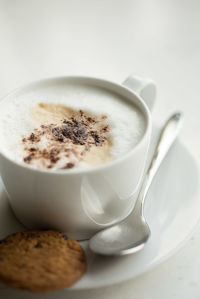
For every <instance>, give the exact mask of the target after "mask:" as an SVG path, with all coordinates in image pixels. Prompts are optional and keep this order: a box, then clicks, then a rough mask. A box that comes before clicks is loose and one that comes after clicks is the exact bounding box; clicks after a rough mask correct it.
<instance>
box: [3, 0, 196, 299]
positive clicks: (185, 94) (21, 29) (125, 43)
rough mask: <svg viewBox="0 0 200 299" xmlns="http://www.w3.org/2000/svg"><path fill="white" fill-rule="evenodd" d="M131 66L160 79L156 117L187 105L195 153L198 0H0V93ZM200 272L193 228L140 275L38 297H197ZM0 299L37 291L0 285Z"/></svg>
mask: <svg viewBox="0 0 200 299" xmlns="http://www.w3.org/2000/svg"><path fill="white" fill-rule="evenodd" d="M130 73H134V74H139V75H145V76H148V77H151V78H153V79H154V80H155V81H156V82H157V85H158V98H157V103H156V106H155V109H154V112H153V118H154V120H155V122H156V123H158V124H161V123H162V121H163V120H164V119H165V118H166V117H167V116H168V114H169V113H171V112H172V111H174V110H176V109H180V110H182V111H184V113H185V126H184V129H183V131H182V134H181V140H182V142H183V143H184V144H185V145H186V146H187V148H188V149H189V150H190V152H191V153H192V154H193V155H194V156H196V157H197V158H198V159H199V160H200V134H199V130H200V117H199V115H200V96H199V93H200V1H198V0H196V1H195V0H188V1H187V0H152V1H148V0H146V1H145V0H82V1H81V0H71V1H70V0H65V1H64V0H63V1H61V0H54V1H50V0H29V1H27V0H18V1H13V0H0V96H3V95H4V94H6V93H7V92H8V91H10V90H11V89H13V88H15V87H17V86H20V85H22V84H24V83H26V82H29V81H31V80H36V79H39V78H42V77H49V76H57V75H69V74H74V75H76V74H77V75H89V76H97V77H103V78H107V79H111V80H113V81H116V82H122V81H123V80H124V79H125V78H126V77H127V76H128V75H129V74H130ZM199 213H200V211H199ZM186 221H189V219H186ZM199 274H200V228H197V231H196V233H195V234H194V236H193V237H192V238H191V240H190V241H189V242H188V243H187V244H186V245H185V246H184V247H183V248H182V249H181V250H180V251H179V252H178V253H177V254H176V255H174V256H173V257H171V258H170V259H169V260H168V261H167V262H165V263H164V264H162V265H160V266H158V267H157V268H156V269H154V270H153V271H151V272H150V273H147V274H145V275H143V276H142V277H139V278H137V279H135V280H131V281H128V282H125V283H123V284H120V285H115V286H112V287H107V288H103V289H97V290H91V291H68V292H65V293H63V292H56V293H54V294H49V295H45V296H41V298H56V299H57V298H69V299H71V298H73V299H78V298H82V299H86V298H87V299H91V298H95V299H99V298H105V299H106V298H110V299H114V298H115V299H118V298H124V299H126V298H137V299H147V298H148V299H151V298H153V299H157V298H159V299H160V298H162V299H166V298H177V299H179V298H181V299H186V298H187V299H188V298H192V299H196V298H198V299H199V298H200V279H199V277H200V275H199ZM0 298H2V299H6V298H14V299H15V298H20V299H21V298H22V299H23V298H40V296H39V295H29V294H27V293H21V292H20V293H19V292H16V291H12V290H8V289H2V290H1V293H0Z"/></svg>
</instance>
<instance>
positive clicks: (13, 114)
mask: <svg viewBox="0 0 200 299" xmlns="http://www.w3.org/2000/svg"><path fill="white" fill-rule="evenodd" d="M38 103H52V104H53V103H54V104H61V105H66V106H68V107H70V108H73V109H77V110H79V109H81V110H83V111H85V112H88V113H90V114H94V115H106V116H107V122H108V123H109V126H110V134H111V136H112V144H113V146H112V148H111V155H112V156H113V158H114V159H117V158H119V157H122V156H123V155H124V154H126V153H127V152H129V151H130V150H131V149H133V148H134V146H136V145H137V143H138V142H139V141H140V139H141V137H142V136H143V134H144V132H145V127H146V122H145V118H144V116H143V114H142V113H141V111H140V110H139V109H138V108H136V107H135V106H134V105H133V104H131V103H129V102H128V101H127V100H126V99H124V98H123V97H121V96H119V95H118V94H115V93H112V92H110V91H108V90H106V89H103V88H100V87H94V86H87V85H84V84H74V83H67V84H66V83H65V84H64V83H63V84H59V83H57V84H55V83H53V84H52V85H51V86H49V85H46V86H45V85H39V86H37V87H36V88H35V89H34V91H30V90H29V89H26V90H24V91H23V92H20V93H18V94H16V95H15V97H13V98H12V97H11V98H10V99H9V98H7V99H6V100H4V101H3V102H1V103H0V140H1V144H0V151H2V152H3V153H4V154H5V155H6V156H8V157H9V158H10V159H12V160H15V161H17V162H20V163H24V162H23V157H24V151H23V146H22V144H21V139H22V137H23V136H27V135H29V134H30V133H31V132H33V130H34V128H36V125H35V123H34V122H33V121H32V120H31V118H30V115H29V110H30V108H31V107H33V106H34V105H37V104H38ZM88 167H92V166H90V165H88V164H87V163H79V165H78V168H80V169H81V168H88Z"/></svg>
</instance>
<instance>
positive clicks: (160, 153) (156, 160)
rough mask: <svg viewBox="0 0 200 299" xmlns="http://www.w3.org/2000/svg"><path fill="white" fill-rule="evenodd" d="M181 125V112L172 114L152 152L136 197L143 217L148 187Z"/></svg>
mask: <svg viewBox="0 0 200 299" xmlns="http://www.w3.org/2000/svg"><path fill="white" fill-rule="evenodd" d="M182 124H183V114H182V113H181V112H176V113H174V114H173V115H172V116H171V117H170V118H169V119H168V120H167V122H166V123H165V125H164V127H163V129H162V131H161V133H160V136H159V139H158V142H157V145H156V147H155V150H154V154H153V158H152V160H151V163H150V166H149V168H148V170H147V173H146V177H145V179H144V182H143V184H142V188H141V191H140V193H139V196H138V200H137V203H136V206H138V207H139V208H140V209H141V214H142V215H143V203H144V199H145V197H146V194H147V192H148V190H149V187H150V185H151V183H152V181H153V179H154V177H155V174H156V173H157V170H158V168H159V167H160V165H161V163H162V161H163V159H164V158H165V156H166V154H167V152H168V150H169V149H170V147H171V145H172V144H173V142H174V141H175V139H176V137H177V135H178V133H179V131H180V129H181V127H182Z"/></svg>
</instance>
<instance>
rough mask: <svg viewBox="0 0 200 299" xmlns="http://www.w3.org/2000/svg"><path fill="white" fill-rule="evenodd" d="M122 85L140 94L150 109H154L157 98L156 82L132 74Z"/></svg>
mask: <svg viewBox="0 0 200 299" xmlns="http://www.w3.org/2000/svg"><path fill="white" fill-rule="evenodd" d="M122 85H124V86H125V87H128V88H129V89H131V90H132V91H134V92H135V93H136V94H138V95H139V96H140V97H141V98H142V99H143V101H144V102H145V103H146V104H147V106H148V108H149V110H150V111H151V110H152V108H153V105H154V102H155V99H156V84H155V82H154V81H153V80H151V79H149V78H142V77H139V76H132V75H131V76H129V77H128V78H127V79H126V80H125V81H124V82H123V83H122Z"/></svg>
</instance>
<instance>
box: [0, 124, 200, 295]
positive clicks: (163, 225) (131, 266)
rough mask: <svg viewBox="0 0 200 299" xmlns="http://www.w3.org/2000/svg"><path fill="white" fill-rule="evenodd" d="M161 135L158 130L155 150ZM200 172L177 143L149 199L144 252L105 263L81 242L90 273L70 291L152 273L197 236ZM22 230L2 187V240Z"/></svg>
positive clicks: (0, 186) (0, 236)
mask: <svg viewBox="0 0 200 299" xmlns="http://www.w3.org/2000/svg"><path fill="white" fill-rule="evenodd" d="M157 132H158V130H157V129H154V137H153V138H152V147H151V148H153V144H155V140H156V136H157V135H158V134H157ZM150 152H152V149H151V151H150ZM199 169H200V168H199V167H198V165H197V162H196V161H195V159H194V157H193V156H192V155H191V154H190V153H189V152H188V150H187V149H186V148H185V147H184V146H183V145H182V144H181V143H180V141H177V142H176V143H175V144H174V146H173V148H172V149H171V150H170V152H169V154H168V156H167V158H166V160H165V161H164V162H163V165H162V167H161V169H160V170H159V173H158V175H157V177H156V178H155V181H154V183H153V185H152V187H151V189H150V191H149V194H148V198H147V201H146V206H145V214H146V218H147V220H148V223H149V224H150V227H151V231H152V236H151V238H150V240H149V242H148V243H147V245H146V247H145V248H144V249H143V250H142V251H141V252H139V253H137V254H133V255H130V256H124V257H115V258H108V257H107V258H106V257H100V256H95V255H93V254H91V253H90V252H89V251H88V249H87V242H82V245H83V247H84V248H85V249H86V253H87V257H88V269H87V273H86V274H85V275H84V277H83V278H82V279H81V280H80V281H79V282H78V283H77V284H75V285H74V286H73V287H72V288H71V289H73V290H80V289H91V288H97V287H104V286H108V285H112V284H115V283H119V282H122V281H125V280H128V279H131V278H134V277H136V276H138V275H141V274H143V273H145V272H147V271H149V270H150V269H152V268H153V267H155V266H156V265H158V264H160V263H161V262H163V261H164V260H166V259H167V258H168V257H170V256H171V255H173V254H174V253H175V252H176V251H177V250H178V249H179V248H180V247H181V246H182V245H183V244H184V243H185V241H186V240H188V238H189V237H190V236H191V234H192V233H193V232H194V229H195V227H196V225H197V223H198V221H199V218H200V200H199V197H200V172H199ZM22 228H23V226H22V225H21V224H20V223H19V222H18V221H17V220H16V218H15V216H14V215H13V213H12V211H11V209H10V207H9V205H8V202H7V199H6V195H5V193H4V191H3V188H2V183H1V182H0V239H1V238H3V237H5V236H6V235H8V234H10V233H13V232H16V231H19V230H21V229H22Z"/></svg>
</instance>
